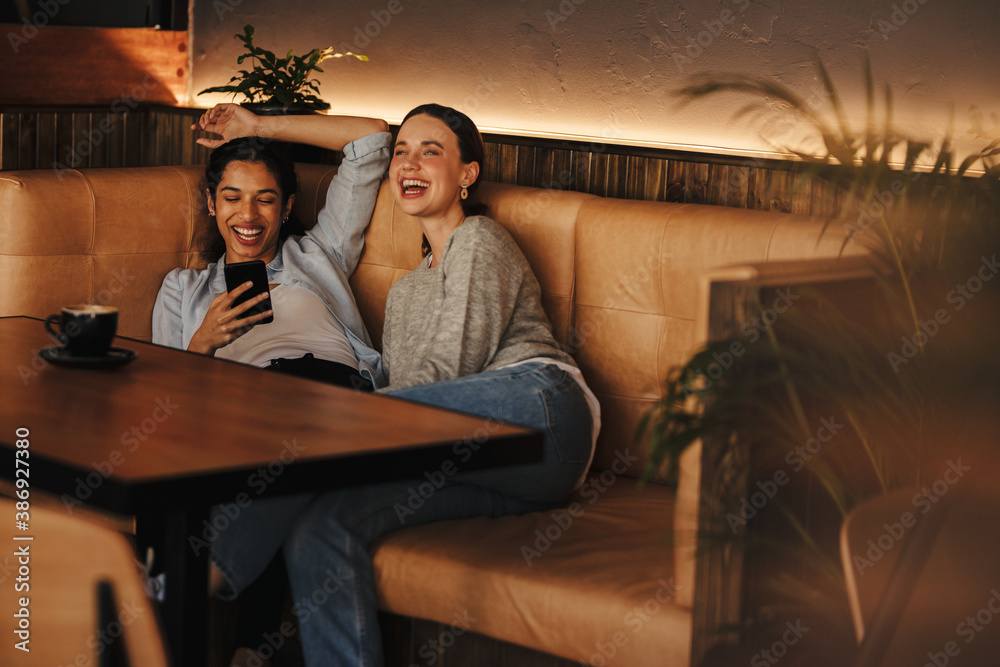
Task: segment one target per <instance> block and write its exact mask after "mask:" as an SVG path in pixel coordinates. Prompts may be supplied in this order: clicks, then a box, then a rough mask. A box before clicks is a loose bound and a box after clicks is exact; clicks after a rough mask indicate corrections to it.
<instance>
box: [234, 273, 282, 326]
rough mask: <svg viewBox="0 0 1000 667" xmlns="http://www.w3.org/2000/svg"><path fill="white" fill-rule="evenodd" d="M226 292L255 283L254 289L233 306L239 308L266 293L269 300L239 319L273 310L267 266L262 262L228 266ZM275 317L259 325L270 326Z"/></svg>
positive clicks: (239, 298) (241, 296)
mask: <svg viewBox="0 0 1000 667" xmlns="http://www.w3.org/2000/svg"><path fill="white" fill-rule="evenodd" d="M225 272H226V290H227V291H229V292H232V291H233V290H234V289H236V288H237V287H239V286H240V285H242V284H243V283H245V282H247V281H248V280H249V281H251V282H253V287H251V288H250V289H248V290H247V291H246V292H244V293H243V294H241V295H239V296H238V297H237V298H236V301H234V302H233V306H234V307H235V306H238V305H240V304H241V303H243V302H244V301H246V300H247V299H250V298H253V297H255V296H257V295H258V294H261V293H266V294H267V298H266V299H264V300H263V301H261V302H260V303H258V304H257V305H256V306H254V307H253V308H251V309H250V310H248V311H246V312H244V313H242V314H240V315H239V316H238V317H237V319H243V318H245V317H250V316H251V315H257V314H258V313H263V312H264V311H267V310H271V290H270V289H269V288H268V284H267V265H266V264H264V262H263V261H262V260H259V259H255V260H251V261H249V262H238V263H236V264H226V267H225ZM273 321H274V317H273V316H271V315H268V316H267V317H266V318H264V319H263V320H261V321H260V322H257V324H268V323H269V322H273Z"/></svg>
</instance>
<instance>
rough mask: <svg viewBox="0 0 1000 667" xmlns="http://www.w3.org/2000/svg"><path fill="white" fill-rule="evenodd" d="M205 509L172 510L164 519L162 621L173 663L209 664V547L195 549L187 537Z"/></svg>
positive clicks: (187, 665) (198, 666)
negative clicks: (163, 596) (192, 510)
mask: <svg viewBox="0 0 1000 667" xmlns="http://www.w3.org/2000/svg"><path fill="white" fill-rule="evenodd" d="M206 516H207V509H206V510H205V512H201V513H199V512H187V513H185V512H170V513H168V514H166V515H165V517H164V520H163V524H162V526H163V538H164V539H163V545H164V546H163V550H164V554H163V556H164V557H163V560H162V561H161V562H162V564H163V570H164V572H166V574H167V579H166V584H165V590H164V595H165V598H164V602H163V622H164V625H165V627H166V633H167V638H166V639H167V648H168V650H169V652H170V656H171V659H172V662H173V664H175V665H183V666H184V667H206V666H207V664H208V563H209V559H208V549H207V548H200V549H198V550H197V553H196V550H195V549H193V548H192V547H191V546H190V544H189V541H188V538H189V537H190V536H191V535H193V534H195V533H194V531H195V530H196V528H197V527H199V526H200V525H201V521H202V519H204V518H206Z"/></svg>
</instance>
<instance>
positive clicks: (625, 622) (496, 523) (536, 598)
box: [373, 471, 691, 667]
mask: <svg viewBox="0 0 1000 667" xmlns="http://www.w3.org/2000/svg"><path fill="white" fill-rule="evenodd" d="M603 475H604V477H603V481H602V478H601V477H600V476H597V475H595V476H592V477H590V478H588V480H587V481H586V482H585V483H584V485H583V486H582V487H581V488H580V490H579V491H578V492H577V493H576V494H574V496H573V497H572V498H570V500H569V502H568V503H567V504H566V506H565V507H563V508H560V509H557V510H551V511H545V512H534V513H530V514H525V515H522V516H506V517H500V518H496V519H490V518H475V519H463V520H457V521H443V522H439V523H433V524H429V525H425V526H416V527H413V528H404V529H402V530H399V531H396V532H394V533H391V534H389V535H387V536H386V537H384V538H383V539H382V540H380V541H379V542H378V543H376V545H374V546H373V549H374V550H375V558H374V562H375V578H376V584H377V588H378V594H379V606H380V608H381V609H383V610H384V611H388V612H392V613H395V614H400V615H403V616H414V617H418V618H423V619H427V620H431V621H436V622H439V623H443V624H447V625H455V626H456V629H459V628H464V629H469V630H472V631H474V632H478V633H480V634H485V635H488V636H491V637H494V638H497V639H500V640H503V641H507V642H511V643H515V644H519V645H521V646H526V647H528V648H532V649H535V650H539V651H544V652H547V653H550V654H553V655H557V656H561V657H563V658H568V659H571V660H579V661H583V662H585V663H589V662H591V661H592V659H593V664H609V665H629V666H632V667H643V666H645V665H649V666H650V667H652V666H653V665H656V666H658V667H659V666H662V665H673V664H677V665H683V664H687V663H688V656H689V650H690V637H691V612H690V610H689V609H687V608H684V607H681V606H678V605H677V604H676V603H675V599H676V596H677V591H676V590H675V588H674V579H673V577H674V562H673V561H674V554H673V549H672V546H673V545H672V536H671V535H672V522H673V516H674V512H673V498H672V496H673V494H672V492H671V491H670V490H669V489H668V488H666V487H664V486H662V485H659V484H649V485H647V486H645V487H643V488H639V487H637V484H636V481H635V480H634V479H633V478H630V477H615V476H614V475H613V474H611V471H605V472H604V473H603ZM609 482H610V484H609ZM612 655H613V656H614V657H613V658H612V657H611V656H612ZM599 658H600V659H599ZM601 659H603V660H604V661H605V662H601Z"/></svg>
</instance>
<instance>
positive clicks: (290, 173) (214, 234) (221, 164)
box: [200, 137, 304, 263]
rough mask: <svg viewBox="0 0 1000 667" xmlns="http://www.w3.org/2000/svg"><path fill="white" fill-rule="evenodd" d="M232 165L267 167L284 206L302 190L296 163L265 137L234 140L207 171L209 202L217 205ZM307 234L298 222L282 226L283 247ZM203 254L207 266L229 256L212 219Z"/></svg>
mask: <svg viewBox="0 0 1000 667" xmlns="http://www.w3.org/2000/svg"><path fill="white" fill-rule="evenodd" d="M231 162H254V163H260V164H263V165H264V166H265V167H267V170H268V171H269V172H271V175H272V176H274V180H275V181H277V183H278V187H279V188H281V205H282V207H284V206H285V204H287V203H288V199H289V197H291V196H292V195H294V194H295V192H296V191H297V190H298V187H299V180H298V177H297V176H296V175H295V167H294V165H293V164H292V161H291V160H289V159H288V158H287V157H285V156H284V155H283V154H282V153H281V152H280V151H277V150H275V148H274V146H273V145H272V144H271V142H270V140H268V139H263V138H261V137H240V138H239V139H233V140H232V141H229V142H227V143H225V144H223V145H221V146H219V147H218V148H216V149H215V150H214V151H212V154H211V155H210V156H209V158H208V166H206V167H205V179H204V187H203V188H202V192H205V191H206V190H207V191H208V196H209V198H210V199H211V200H212V201H213V202H214V201H215V191H216V189H217V188H218V187H219V183H220V182H221V181H222V175H223V174H224V173H225V171H226V167H228V166H229V164H230V163H231ZM303 232H304V230H303V229H302V226H301V225H300V224H299V223H298V221H296V220H292V219H289V220H288V221H287V222H286V223H285V224H283V225H282V226H281V232H280V233H279V236H278V239H279V243H281V242H283V241H284V240H285V239H286V238H288V237H289V236H294V235H296V234H302V233H303ZM200 246H201V247H200V253H201V256H202V258H203V259H204V260H205V261H206V262H209V263H211V262H215V261H217V260H218V259H219V258H221V257H222V256H223V255H225V254H226V241H225V239H224V238H222V235H221V234H220V233H219V228H218V225H217V224H216V222H215V219H214V218H210V219H209V224H208V226H206V227H205V229H204V230H203V233H202V236H201V243H200Z"/></svg>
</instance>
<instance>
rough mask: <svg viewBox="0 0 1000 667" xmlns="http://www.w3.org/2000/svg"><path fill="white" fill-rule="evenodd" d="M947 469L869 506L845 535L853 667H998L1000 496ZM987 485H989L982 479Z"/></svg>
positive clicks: (963, 471)
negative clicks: (855, 641) (908, 666)
mask: <svg viewBox="0 0 1000 667" xmlns="http://www.w3.org/2000/svg"><path fill="white" fill-rule="evenodd" d="M968 469H970V467H969V466H964V465H963V464H962V463H961V459H958V460H951V461H949V462H948V467H947V468H946V469H945V470H944V472H943V474H942V476H941V477H940V478H939V479H937V480H935V481H934V482H933V483H931V484H929V485H927V486H926V487H923V488H906V489H901V490H897V491H893V492H891V493H888V494H886V495H884V496H878V497H875V498H872V499H869V500H867V501H865V502H863V503H861V504H860V505H858V506H857V507H856V508H854V510H853V511H852V512H851V513H850V514H849V515H848V516H847V518H846V519H845V521H844V524H843V526H842V529H841V540H840V548H841V562H842V565H843V567H844V574H845V580H846V583H847V593H848V598H849V601H850V605H851V612H852V616H853V619H854V623H855V632H856V635H857V637H858V641H859V643H860V644H861V647H860V649H861V650H860V653H859V656H858V662H857V663H856V665H857V666H858V667H861V666H862V665H865V666H867V665H903V664H913V665H922V664H925V663H931V664H937V665H945V664H948V663H950V662H951V661H952V660H953V659H955V658H956V656H961V657H960V659H958V660H955V662H956V664H959V663H960V664H963V665H985V664H990V665H994V664H997V663H996V658H997V656H998V655H1000V627H998V626H997V625H996V624H995V623H993V624H991V621H993V620H994V617H996V620H997V621H998V622H1000V494H998V492H997V490H996V489H995V488H989V484H993V482H988V483H987V484H982V478H980V480H979V482H974V481H967V479H966V475H967V473H968ZM987 479H988V478H987Z"/></svg>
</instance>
